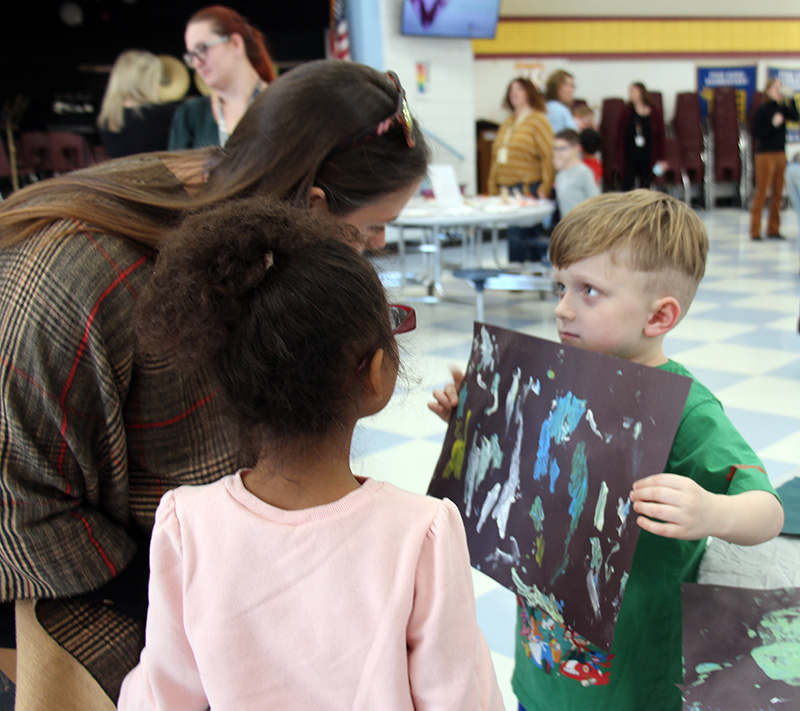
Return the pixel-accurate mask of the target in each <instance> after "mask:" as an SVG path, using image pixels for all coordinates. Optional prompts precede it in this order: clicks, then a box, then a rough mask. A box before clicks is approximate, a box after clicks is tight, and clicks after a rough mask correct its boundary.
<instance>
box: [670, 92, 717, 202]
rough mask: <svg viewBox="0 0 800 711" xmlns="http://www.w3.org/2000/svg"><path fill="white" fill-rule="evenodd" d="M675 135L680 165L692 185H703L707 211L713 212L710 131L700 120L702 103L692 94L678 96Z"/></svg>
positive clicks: (686, 93) (673, 123) (685, 93)
mask: <svg viewBox="0 0 800 711" xmlns="http://www.w3.org/2000/svg"><path fill="white" fill-rule="evenodd" d="M672 128H673V134H674V136H675V138H676V140H677V150H678V154H679V156H680V165H681V168H682V170H683V171H684V172H685V173H686V177H687V179H688V181H689V184H690V185H702V186H703V196H704V200H705V207H706V209H711V206H712V196H711V192H712V190H711V183H712V180H713V176H712V175H711V171H710V170H707V163H708V162H710V160H711V158H710V143H709V138H708V131H707V130H705V129H704V126H703V122H702V120H701V118H700V100H699V98H698V96H697V94H696V93H695V92H693V91H690V92H681V93H679V94H678V95H677V96H676V97H675V118H674V119H673V121H672Z"/></svg>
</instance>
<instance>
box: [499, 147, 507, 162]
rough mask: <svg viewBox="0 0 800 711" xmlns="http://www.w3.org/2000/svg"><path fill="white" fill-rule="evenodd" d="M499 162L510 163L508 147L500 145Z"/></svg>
mask: <svg viewBox="0 0 800 711" xmlns="http://www.w3.org/2000/svg"><path fill="white" fill-rule="evenodd" d="M497 162H498V163H500V165H505V164H506V163H508V148H507V147H506V146H500V148H498V149H497Z"/></svg>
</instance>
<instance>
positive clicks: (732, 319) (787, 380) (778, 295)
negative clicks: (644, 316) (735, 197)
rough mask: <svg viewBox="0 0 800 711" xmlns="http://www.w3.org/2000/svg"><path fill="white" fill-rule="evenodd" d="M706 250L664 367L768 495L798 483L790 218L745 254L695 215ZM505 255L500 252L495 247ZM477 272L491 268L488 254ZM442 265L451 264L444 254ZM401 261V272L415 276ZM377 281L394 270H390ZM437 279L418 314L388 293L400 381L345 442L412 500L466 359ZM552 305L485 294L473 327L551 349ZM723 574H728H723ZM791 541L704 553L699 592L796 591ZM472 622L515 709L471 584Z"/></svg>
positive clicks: (504, 608)
mask: <svg viewBox="0 0 800 711" xmlns="http://www.w3.org/2000/svg"><path fill="white" fill-rule="evenodd" d="M700 215H701V217H702V218H703V220H704V222H705V224H706V226H707V228H708V231H709V236H710V239H711V252H710V258H709V263H708V268H707V270H706V277H705V279H704V280H703V283H702V284H701V286H700V289H699V291H698V294H697V297H696V298H695V301H694V304H693V305H692V307H691V309H690V310H689V313H688V314H687V316H686V318H685V319H684V320H683V321H682V322H681V323H680V324H679V325H678V327H677V328H676V329H675V331H674V332H673V333H672V334H670V335H669V336H667V339H666V341H665V350H666V353H667V355H668V356H670V357H672V358H675V359H676V360H678V361H680V362H682V363H683V364H685V365H686V366H687V367H688V368H689V369H690V370H691V371H692V372H693V373H694V374H695V375H696V376H697V377H698V378H699V379H700V380H701V381H702V382H704V383H705V384H706V385H707V386H708V387H709V388H711V390H712V391H713V392H714V393H715V394H716V395H717V397H719V399H720V400H721V401H722V403H723V405H724V406H725V409H726V411H727V413H728V415H729V417H730V418H731V420H732V421H733V423H734V424H735V425H736V426H737V427H738V428H739V430H740V431H741V432H742V434H743V435H744V436H745V438H746V439H747V440H748V441H749V442H750V443H751V445H752V446H753V447H754V449H755V450H756V452H757V453H758V454H759V456H760V457H761V458H762V460H763V461H764V463H765V465H766V467H767V471H768V472H769V475H770V478H771V479H772V481H773V483H774V484H775V485H776V486H778V485H780V484H781V483H783V482H784V481H787V480H788V479H790V478H792V477H795V476H800V404H799V403H800V334H798V332H797V328H798V304H799V303H800V276H798V267H800V254H799V253H798V227H797V219H796V217H795V214H794V212H792V211H786V212H784V214H783V216H782V229H781V231H782V233H783V234H785V235H786V237H787V238H788V239H787V240H786V241H776V240H765V241H762V242H751V240H750V239H749V238H748V224H749V216H748V213H747V212H746V211H745V210H741V209H738V208H717V209H715V210H713V211H711V212H708V213H706V212H700ZM504 246H505V245H504V244H502V243H501V247H504ZM484 248H485V250H486V252H485V254H484V255H483V258H484V265H485V266H487V267H493V266H495V265H494V263H493V260H492V256H491V254H490V250H489V248H488V245H484ZM444 251H445V255H444V259H445V262H446V263H449V262H450V261H453V262H456V261H458V260H460V258H461V256H462V252H461V249H460V248H458V247H446V248H445V250H444ZM422 258H423V257H422V255H416V256H415V255H412V256H409V257H408V260H407V264H406V270H405V271H406V272H407V273H408V272H414V271H415V270H419V269H421V260H422ZM376 265H377V266H378V268H379V269H380V270H383V271H386V272H389V271H392V270H397V269H398V263H397V260H396V259H393V258H381V259H376ZM448 273H449V272H447V270H446V271H445V277H444V279H443V286H444V291H445V297H444V298H442V299H440V300H439V302H438V303H426V302H425V300H424V298H423V297H424V296H425V295H426V291H425V289H424V288H423V287H422V286H418V285H408V286H406V287H404V288H402V289H400V288H393V289H391V292H392V298H393V299H394V300H396V301H398V302H400V303H403V302H408V303H411V304H412V305H413V306H414V307H415V308H416V310H417V324H418V326H417V330H416V331H415V332H414V333H412V334H409V335H408V336H402V337H401V344H402V345H401V348H402V354H403V362H404V365H403V368H404V373H403V374H402V375H401V378H400V380H399V382H398V391H397V393H396V394H395V396H394V398H393V400H392V402H391V403H390V404H389V406H388V407H387V408H386V409H385V410H384V411H383V412H381V413H379V414H378V415H377V416H375V417H373V418H370V419H369V420H367V421H364V422H363V423H362V424H361V425H359V428H358V430H357V432H356V439H355V443H354V458H355V461H354V471H356V473H362V474H366V475H369V476H372V477H374V478H377V479H385V480H387V481H391V482H392V483H394V484H396V485H398V486H400V487H403V488H406V489H409V490H411V491H417V492H424V491H425V490H426V489H427V485H428V481H429V479H430V476H431V473H432V472H433V469H434V466H435V464H436V461H437V459H438V456H439V452H440V448H441V444H442V440H443V437H444V433H445V429H446V427H445V425H444V423H442V422H441V421H440V420H439V419H438V418H436V417H435V416H434V415H433V414H432V413H430V412H429V411H428V410H427V408H426V403H427V402H428V400H429V399H430V392H431V390H432V389H433V388H434V387H441V386H442V385H443V384H444V383H445V382H446V381H447V379H448V366H449V365H450V364H454V365H458V366H459V367H462V368H463V367H464V365H465V364H466V362H467V359H468V357H469V352H470V345H471V336H472V322H473V319H474V317H475V304H476V302H475V295H474V292H473V291H472V288H471V287H470V286H469V285H468V284H466V283H465V282H463V281H461V280H457V279H454V278H453V277H452V276H448ZM554 303H555V301H554V297H551V296H546V297H543V298H540V297H539V296H537V295H535V294H533V295H532V294H531V293H525V292H523V293H509V292H501V291H494V292H487V293H486V297H485V318H484V320H485V321H487V322H489V323H493V324H496V325H499V326H503V327H505V328H512V329H515V330H518V331H522V332H523V333H528V334H531V335H534V336H539V337H541V338H549V339H552V340H555V339H556V337H557V335H556V327H555V318H554V316H553V308H554ZM732 571H735V572H732ZM798 571H800V541H799V540H798V539H796V538H794V539H790V538H784V537H781V538H780V539H777V540H776V541H774V542H771V543H768V544H764V545H763V546H757V547H754V548H751V549H739V548H737V547H732V546H728V545H727V544H723V543H722V542H720V541H714V542H712V545H711V546H710V548H709V552H708V554H707V555H706V563H705V566H704V570H703V578H702V580H703V581H704V582H714V583H718V584H728V585H739V586H743V587H780V586H784V585H795V586H800V572H798ZM473 577H474V582H475V593H476V596H477V609H478V618H479V621H480V624H481V627H482V629H483V631H484V634H485V635H486V638H487V640H488V642H489V646H490V647H491V649H492V653H493V657H494V660H495V664H496V669H497V674H498V678H499V680H500V683H501V688H502V689H503V694H504V697H505V700H506V707H507V708H508V709H509V710H511V709H516V707H517V706H516V701H515V699H514V695H513V693H512V692H511V685H510V682H509V679H510V676H511V671H512V666H513V660H512V656H513V628H514V597H513V595H512V594H511V593H510V592H508V591H507V590H505V589H503V588H500V587H499V586H498V585H497V584H496V583H494V582H493V581H491V580H490V579H489V578H487V577H485V576H484V575H483V574H481V573H478V572H474V575H473Z"/></svg>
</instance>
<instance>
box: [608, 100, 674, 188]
mask: <svg viewBox="0 0 800 711" xmlns="http://www.w3.org/2000/svg"><path fill="white" fill-rule="evenodd" d="M633 116H634V111H633V107H632V106H631V105H630V104H627V105H626V106H625V108H624V109H623V111H622V113H621V114H620V117H619V124H618V126H617V145H616V156H617V165H618V166H619V169H620V170H621V171H623V172H624V170H625V164H626V161H625V134H626V133H627V131H628V124H630V122H631V120H632V119H633ZM650 132H651V135H650V136H649V137H648V139H649V140H648V142H649V144H650V165H651V167H652V166H654V165H655V164H656V163H658V161H660V160H664V154H665V148H666V142H667V132H666V129H665V128H664V117H663V116H662V114H661V112H660V111H659V110H658V109H657V108H656V107H655V106H653V107H651V110H650Z"/></svg>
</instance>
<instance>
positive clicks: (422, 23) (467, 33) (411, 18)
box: [401, 0, 500, 39]
mask: <svg viewBox="0 0 800 711" xmlns="http://www.w3.org/2000/svg"><path fill="white" fill-rule="evenodd" d="M499 14H500V0H403V23H402V28H401V32H402V33H403V34H404V35H418V36H423V37H468V38H489V39H491V38H493V37H494V35H495V32H496V31H497V17H498V15H499Z"/></svg>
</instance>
